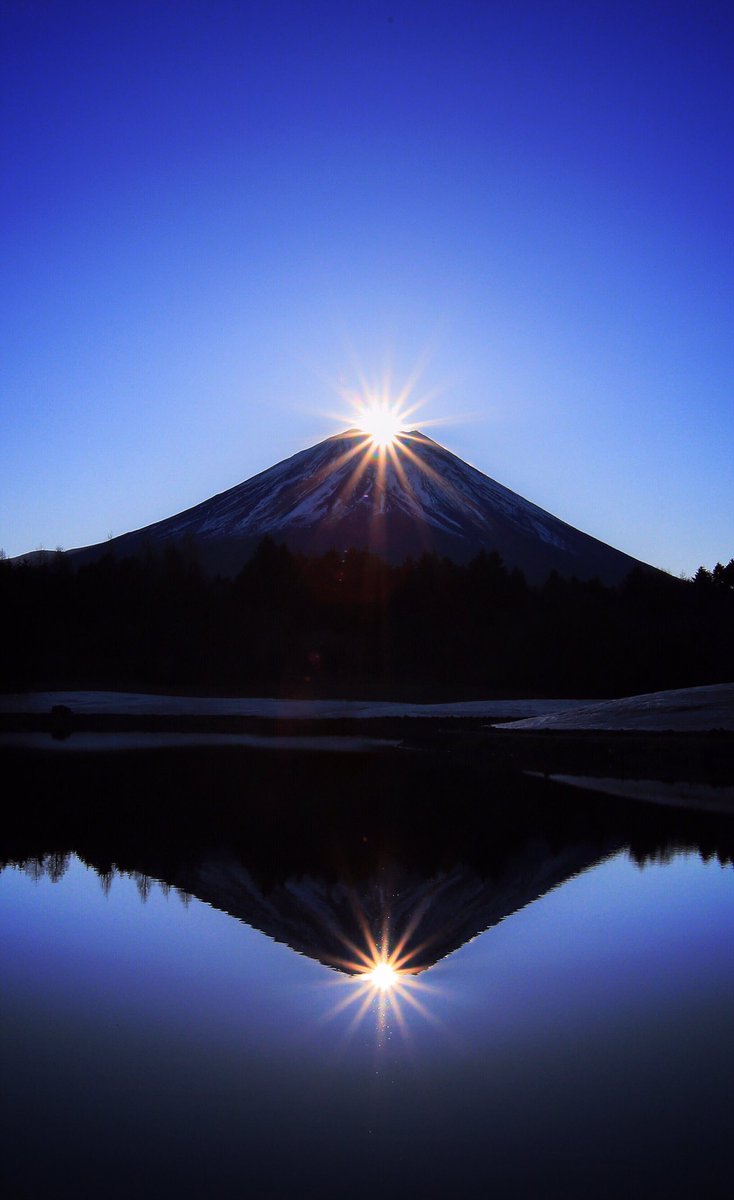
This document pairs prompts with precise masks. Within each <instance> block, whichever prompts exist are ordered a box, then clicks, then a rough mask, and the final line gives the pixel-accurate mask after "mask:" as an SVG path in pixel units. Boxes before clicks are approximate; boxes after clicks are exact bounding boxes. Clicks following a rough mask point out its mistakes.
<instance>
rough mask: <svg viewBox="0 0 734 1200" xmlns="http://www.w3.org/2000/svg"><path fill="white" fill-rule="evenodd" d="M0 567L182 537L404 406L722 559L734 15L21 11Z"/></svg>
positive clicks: (12, 118)
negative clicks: (379, 402)
mask: <svg viewBox="0 0 734 1200" xmlns="http://www.w3.org/2000/svg"><path fill="white" fill-rule="evenodd" d="M0 13H1V15H2V33H1V40H2V63H1V70H0V77H1V81H2V82H1V86H2V122H1V126H2V138H3V141H4V147H3V150H4V153H3V175H4V183H3V187H2V199H1V200H0V204H1V205H2V209H3V213H2V223H1V225H0V242H1V245H2V249H1V253H2V260H1V261H2V280H3V286H2V312H1V313H0V343H1V346H0V373H1V374H0V389H1V390H0V428H1V429H2V443H1V444H2V471H0V546H3V547H4V549H5V551H6V552H7V553H8V554H10V555H13V554H17V553H21V552H23V551H28V550H33V549H36V548H37V547H38V546H41V545H43V546H45V547H50V548H53V547H55V546H56V545H62V546H64V547H66V548H69V547H72V546H75V545H84V544H87V543H90V542H96V541H101V540H104V539H105V538H106V537H107V536H108V535H109V534H110V533H113V534H120V533H123V532H125V531H126V530H128V529H134V528H137V527H140V526H142V525H146V524H148V523H150V522H152V521H155V520H158V519H160V518H163V517H166V516H170V515H171V514H173V513H175V512H178V511H180V510H181V509H184V508H186V507H189V506H190V505H192V504H195V503H197V502H198V501H200V500H203V499H205V498H206V497H207V496H210V495H212V494H214V493H215V492H219V491H222V490H224V489H225V488H227V487H230V486H232V485H233V484H235V483H238V482H240V481H241V480H243V479H245V478H247V477H249V476H250V475H253V474H255V473H256V472H257V471H260V470H263V469H264V468H266V467H268V466H270V465H271V464H272V463H274V462H276V461H278V460H280V459H282V458H285V457H286V456H288V455H289V454H292V453H294V452H295V451H296V450H298V449H301V448H302V447H304V446H306V445H309V444H312V443H314V442H316V441H319V440H320V439H321V438H322V437H323V436H325V435H326V434H329V433H334V432H337V431H338V429H339V428H340V427H346V426H347V425H348V424H349V420H348V419H345V420H343V421H342V422H341V423H340V422H338V421H334V420H331V419H329V417H328V415H327V414H328V413H330V412H339V411H340V410H341V411H345V410H344V404H343V403H342V402H340V400H339V397H338V395H337V392H336V389H337V388H338V387H339V386H342V387H347V388H354V389H355V390H356V389H357V388H358V386H359V380H360V373H361V375H363V376H364V377H365V378H367V379H368V380H370V381H373V382H375V383H377V382H378V381H380V380H381V379H382V378H383V376H384V374H385V372H386V370H387V369H388V367H391V369H392V379H393V380H394V384H395V387H396V388H399V387H400V385H402V384H403V383H404V382H405V381H406V380H407V379H408V378H409V377H410V376H411V374H412V373H413V372H414V371H415V370H416V368H417V367H418V366H420V367H421V368H422V374H421V375H420V379H419V382H418V384H417V385H416V386H415V388H414V392H413V394H414V396H415V398H416V399H419V398H420V397H421V396H422V395H426V394H430V395H431V399H430V400H429V402H428V403H426V405H425V407H424V408H423V409H422V410H421V412H420V413H419V414H418V416H417V417H416V420H415V422H414V423H415V424H416V425H418V426H419V427H420V424H421V420H420V418H421V417H422V416H423V415H425V416H426V417H441V418H446V419H447V423H446V424H445V425H443V426H437V427H436V428H435V429H434V428H433V427H432V426H425V428H426V432H428V433H430V434H431V435H432V436H435V437H437V439H438V440H439V441H441V442H442V443H443V444H444V445H446V446H448V447H449V448H450V449H451V450H453V451H455V452H456V453H457V454H459V455H461V456H462V457H464V458H467V459H468V460H469V461H471V462H473V463H474V464H475V465H476V466H478V467H479V468H480V469H481V470H483V471H485V472H486V473H487V474H488V475H490V476H492V477H493V478H495V479H498V480H500V481H501V482H502V483H504V484H506V485H507V486H509V487H511V488H513V489H514V490H515V491H518V492H520V493H521V494H522V495H525V496H527V497H528V498H529V499H531V500H533V501H535V502H536V503H538V504H540V505H541V506H542V507H544V508H547V509H548V510H550V511H551V512H553V513H555V514H556V515H557V516H560V517H562V518H563V519H564V520H567V521H569V522H570V523H571V524H573V525H576V526H577V527H579V528H581V529H583V530H585V531H587V532H589V533H592V534H594V535H595V536H597V537H600V538H602V539H603V540H605V541H608V542H610V543H612V544H613V545H615V546H618V547H619V548H620V549H623V550H625V551H627V552H628V553H631V554H633V555H635V556H637V557H639V558H642V559H643V560H645V561H648V562H651V563H654V564H656V565H658V566H662V567H665V568H666V569H668V570H670V571H672V572H674V573H676V574H677V573H678V572H680V571H685V572H687V573H691V572H693V571H694V570H695V569H696V567H697V566H698V565H699V563H701V562H704V563H706V564H707V565H709V566H711V565H713V563H714V562H716V561H717V559H721V560H723V561H728V559H729V558H731V557H732V555H734V469H733V466H732V462H733V456H732V448H733V445H734V403H733V402H732V397H733V392H734V388H733V384H734V137H733V134H734V121H733V119H732V118H733V116H734V9H733V8H732V6H731V4H729V3H727V2H722V3H706V0H697V2H693V3H680V4H677V3H675V2H673V0H668V2H666V3H646V2H645V0H637V2H636V3H625V2H624V0H614V2H613V3H605V2H604V0H585V2H578V3H574V2H564V0H546V2H545V3H530V2H528V3H524V2H523V0H496V2H492V0H484V2H480V3H471V2H468V0H464V2H457V3H452V4H447V3H443V4H436V3H431V2H430V0H425V2H423V3H420V2H418V0H391V2H389V3H383V2H382V0H374V2H372V3H370V2H366V0H365V2H361V3H360V2H357V0H355V2H353V3H345V2H344V0H342V2H340V3H328V2H320V0H303V2H302V3H296V2H291V3H287V2H279V0H267V2H266V0H263V2H261V3H255V2H252V3H248V2H247V0H242V2H240V3H229V2H226V0H225V2H222V0H206V2H202V3H198V2H188V0H171V2H167V0H160V2H156V3H154V2H152V0H151V2H149V3H135V2H133V0H126V2H124V3H122V2H120V3H115V2H114V0H89V2H88V3H84V4H83V3H75V2H73V0H65V2H64V3H52V2H50V0H49V2H48V3H41V2H35V0H22V2H17V3H14V2H8V0H2V3H1V4H0Z"/></svg>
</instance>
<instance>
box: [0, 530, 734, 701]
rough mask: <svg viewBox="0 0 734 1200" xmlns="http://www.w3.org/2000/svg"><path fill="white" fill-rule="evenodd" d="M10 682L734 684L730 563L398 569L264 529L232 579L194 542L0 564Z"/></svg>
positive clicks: (464, 692) (513, 688)
mask: <svg viewBox="0 0 734 1200" xmlns="http://www.w3.org/2000/svg"><path fill="white" fill-rule="evenodd" d="M0 613H1V615H2V621H3V628H4V629H5V631H6V636H5V648H4V653H3V667H2V675H3V678H2V687H3V688H4V689H5V690H14V689H22V688H27V687H51V686H54V687H56V686H59V687H66V686H76V687H126V688H140V687H142V688H168V689H171V688H174V689H175V688H181V689H187V688H197V689H200V690H208V691H215V690H216V691H223V692H224V691H237V692H249V693H250V694H263V695H291V696H319V695H331V696H337V695H342V696H360V697H370V696H380V697H382V698H390V697H394V698H406V699H407V698H411V699H415V700H431V699H436V700H439V699H461V698H471V697H484V698H489V697H491V696H493V695H498V694H502V695H504V696H512V695H530V694H534V695H537V696H541V695H551V694H552V695H557V696H563V695H568V696H584V697H597V696H599V697H602V696H614V695H623V694H627V695H629V694H633V693H640V692H645V691H654V690H658V689H663V688H674V687H687V686H695V685H699V684H706V683H718V682H723V681H725V680H727V679H730V678H732V677H734V560H732V561H731V562H729V564H728V565H727V566H722V565H721V564H717V565H716V567H715V568H714V569H713V570H712V571H708V570H706V569H705V568H703V567H702V568H701V569H700V570H699V571H698V572H697V574H696V576H695V578H694V579H693V580H681V579H676V578H673V577H671V576H668V575H665V574H663V573H662V572H658V571H649V572H648V571H633V572H632V573H631V574H630V575H629V576H628V578H627V579H626V580H625V581H624V583H623V584H622V585H621V586H620V587H618V588H610V587H605V586H603V585H602V584H600V583H599V582H598V581H594V580H592V581H590V582H580V581H578V580H576V579H563V578H561V577H559V576H558V575H555V574H551V576H549V578H548V579H547V581H546V582H545V584H544V585H543V586H540V587H531V586H530V585H529V584H528V583H527V581H526V579H525V577H524V576H523V574H522V573H521V572H520V571H518V570H512V571H510V570H508V569H507V568H506V567H505V566H504V565H503V563H502V561H501V559H500V558H499V556H498V555H496V554H493V553H484V552H483V553H481V554H479V555H478V556H477V557H476V558H475V559H474V560H473V561H472V562H470V563H469V564H468V565H466V566H458V565H456V564H454V563H452V562H450V561H449V560H447V559H439V558H437V557H435V556H431V555H427V556H424V557H423V558H421V559H420V560H418V561H411V560H408V561H407V562H405V563H403V564H402V565H401V566H391V565H388V564H386V563H385V562H383V561H382V560H380V559H378V558H376V557H374V556H373V555H371V554H369V553H368V552H366V551H360V550H349V551H347V552H346V553H344V554H339V553H337V552H332V553H328V554H326V555H323V556H321V557H318V558H304V557H300V556H297V555H294V554H292V553H291V552H290V551H289V550H288V549H287V548H286V547H285V546H281V545H277V544H276V543H275V542H274V541H272V540H271V539H265V540H264V541H263V542H262V543H261V545H260V546H259V548H258V549H257V551H256V553H255V554H254V555H253V557H252V558H251V559H250V561H249V562H248V563H247V564H246V565H245V567H244V568H243V569H242V570H241V571H240V573H239V574H238V575H237V576H236V577H235V578H234V579H222V578H211V577H209V576H207V575H206V574H205V573H204V571H203V570H201V568H200V567H199V565H198V563H197V561H196V553H195V547H192V546H188V547H176V546H174V545H170V546H167V547H166V548H165V550H164V551H163V552H162V553H160V554H157V555H154V554H152V553H149V554H146V555H144V556H141V557H139V558H128V559H118V558H115V557H113V556H112V555H109V556H107V557H104V558H102V559H100V560H99V561H97V562H95V563H93V564H89V565H86V566H84V567H80V568H78V569H75V568H74V566H73V565H72V562H71V561H70V560H69V559H68V558H67V556H66V555H64V554H63V553H58V554H54V555H49V556H48V558H47V560H46V561H45V562H43V563H42V564H40V565H30V564H28V563H20V564H17V563H10V562H8V561H5V562H0Z"/></svg>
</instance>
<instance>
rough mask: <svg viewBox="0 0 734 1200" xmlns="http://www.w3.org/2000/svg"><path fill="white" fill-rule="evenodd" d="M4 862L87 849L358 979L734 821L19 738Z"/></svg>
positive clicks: (733, 825)
mask: <svg viewBox="0 0 734 1200" xmlns="http://www.w3.org/2000/svg"><path fill="white" fill-rule="evenodd" d="M15 759H16V761H15V762H14V763H13V767H14V768H15V771H14V777H15V778H20V779H23V781H24V783H23V787H22V789H19V790H18V791H17V792H16V796H15V801H16V802H15V804H11V805H10V806H9V809H10V811H9V813H8V816H7V819H6V821H5V823H4V828H3V830H2V833H0V864H1V865H7V864H10V863H12V864H21V865H24V866H25V867H26V869H28V870H30V871H36V872H38V873H46V874H49V875H50V876H51V877H52V878H59V877H60V876H61V875H62V874H63V871H64V867H65V864H66V862H68V855H69V854H70V853H75V854H77V855H78V857H79V858H80V859H81V860H82V861H83V862H84V863H86V864H87V865H89V866H91V867H93V868H94V869H95V870H96V871H97V872H98V874H99V876H100V879H101V881H102V883H103V886H108V885H109V883H110V882H111V880H112V879H113V878H114V876H115V874H117V873H120V874H128V875H133V876H134V877H135V878H136V880H137V882H138V887H139V890H140V893H141V897H142V898H143V899H145V897H146V895H147V891H148V890H149V888H150V886H151V883H152V881H154V880H157V881H159V882H160V883H161V884H162V885H163V886H164V887H171V888H175V889H177V890H178V891H179V892H181V893H182V894H183V895H184V896H187V897H190V896H193V897H196V898H197V899H199V900H201V901H203V902H205V903H207V904H209V905H211V906H213V907H215V908H217V909H220V910H221V911H223V912H225V913H228V914H229V915H230V916H232V917H233V918H236V919H237V920H240V921H244V922H246V923H247V924H248V925H250V926H252V927H253V928H255V929H258V930H260V931H262V932H263V933H265V934H266V935H267V936H269V937H271V938H273V939H275V940H277V941H279V942H283V943H285V944H287V945H288V946H290V947H291V948H292V949H293V950H295V951H297V952H299V953H301V954H304V955H307V956H309V957H310V958H313V959H316V960H318V961H319V962H321V963H323V964H325V965H327V966H329V967H332V968H334V969H336V970H339V971H342V972H346V973H348V974H355V973H359V972H361V971H364V970H365V969H366V966H368V965H369V964H370V963H374V962H375V961H377V958H378V957H386V956H388V955H389V954H391V953H394V954H396V955H397V956H398V957H399V965H400V968H401V970H402V971H403V972H409V973H418V972H421V971H424V970H426V969H427V968H428V967H430V966H431V965H433V964H434V963H435V962H437V961H438V960H439V959H441V958H443V957H445V956H446V955H448V954H451V953H452V952H453V951H454V950H456V949H458V948H459V947H460V946H462V945H463V944H465V943H466V942H467V941H469V940H471V939H472V938H474V937H476V936H477V934H479V933H481V932H483V931H485V930H488V929H490V928H491V927H492V926H494V925H496V924H497V923H498V922H500V921H502V920H504V919H505V918H507V917H509V916H511V915H512V914H513V913H515V912H517V911H518V910H520V909H522V908H524V907H525V906H526V905H528V904H530V903H532V902H533V901H535V900H537V899H538V898H539V897H541V896H543V895H544V894H545V893H547V892H548V891H549V890H551V889H553V888H557V887H559V886H561V885H562V884H563V883H564V882H565V881H566V880H568V879H570V878H572V877H573V876H575V875H578V874H579V873H581V872H583V871H585V870H588V869H590V868H591V867H593V866H594V865H595V864H597V863H599V862H600V861H602V860H604V859H605V858H607V857H609V856H610V855H613V854H615V853H618V852H619V851H621V850H625V849H626V850H629V851H630V852H631V853H632V854H633V856H634V857H635V858H636V859H637V861H638V862H640V864H644V863H645V862H646V861H649V860H651V859H657V860H659V859H660V858H661V857H664V856H666V855H670V854H672V853H674V852H675V851H677V850H679V849H692V850H696V851H698V853H699V854H701V855H702V856H703V857H710V856H712V855H716V856H718V857H719V859H720V860H721V861H726V860H732V859H734V820H733V819H732V818H731V817H728V818H722V817H714V816H712V815H711V814H694V813H687V812H682V811H672V810H671V811H662V810H660V809H652V808H648V807H645V806H644V805H640V804H635V803H632V802H625V801H619V800H614V799H612V798H603V799H602V798H600V797H599V796H594V797H592V796H590V795H589V794H587V793H582V792H579V791H578V790H572V789H567V790H564V789H562V788H560V787H554V786H553V785H548V784H546V783H544V781H543V780H538V779H527V778H523V777H521V776H520V775H519V774H517V775H513V774H512V773H511V772H503V773H497V774H495V775H492V774H488V773H487V772H486V770H485V771H483V772H482V773H481V774H478V773H476V772H473V771H471V770H469V769H467V768H460V767H457V766H456V765H454V764H452V763H451V762H450V761H448V760H446V759H441V758H439V757H434V756H432V755H428V754H411V753H406V754H405V755H400V754H398V755H395V754H392V755H381V754H364V755H357V756H350V757H349V759H348V760H345V759H344V758H342V757H341V756H330V755H326V754H324V755H308V756H305V755H302V756H299V755H298V754H295V753H293V754H288V753H279V754H253V753H247V752H245V751H242V750H241V749H239V750H234V749H233V750H232V751H231V752H229V751H227V750H226V749H223V748H221V747H217V748H215V749H209V750H207V749H205V748H196V749H194V748H191V749H184V750H181V749H179V750H176V751H162V750H158V751H145V752H139V753H138V752H135V753H132V752H131V753H127V754H118V755H110V754H105V753H99V754H94V753H89V754H79V755H71V756H69V757H64V759H63V761H61V762H60V761H59V759H58V757H57V756H44V755H43V754H33V753H30V752H23V751H18V752H17V754H16V755H15Z"/></svg>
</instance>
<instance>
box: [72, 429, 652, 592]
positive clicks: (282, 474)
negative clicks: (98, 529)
mask: <svg viewBox="0 0 734 1200" xmlns="http://www.w3.org/2000/svg"><path fill="white" fill-rule="evenodd" d="M266 535H270V536H271V537H273V538H274V539H275V540H276V541H278V542H285V543H286V544H287V545H288V546H289V547H290V548H291V549H292V550H296V551H301V552H303V553H307V554H320V553H323V552H325V551H327V550H332V549H336V550H339V551H344V550H346V549H348V548H349V547H356V548H365V549H369V550H371V551H373V552H374V553H375V554H378V555H380V556H381V557H383V558H385V559H387V560H389V561H390V562H401V561H403V560H404V559H405V558H407V557H408V556H412V557H413V558H416V557H419V556H420V555H422V554H424V553H431V552H435V553H437V554H439V555H441V556H446V557H448V558H450V559H452V560H454V561H456V562H467V561H468V560H469V559H471V558H472V557H474V556H475V555H476V554H477V553H478V552H479V551H480V550H482V549H484V550H487V551H493V550H494V551H497V552H498V553H499V554H500V555H501V556H502V558H503V560H504V562H505V563H506V565H507V566H508V567H511V568H512V567H520V568H521V569H522V570H523V571H524V572H525V574H526V576H527V577H528V579H529V580H530V581H531V582H541V581H542V580H544V579H545V578H546V576H547V575H548V573H549V572H550V571H551V570H556V571H558V573H559V574H561V575H564V576H572V575H575V576H576V577H577V578H579V579H589V578H592V577H594V576H596V577H598V578H599V579H600V580H602V581H603V582H604V583H608V584H613V583H617V582H619V581H620V580H621V579H622V578H624V576H625V575H626V574H628V572H629V571H630V570H631V569H632V568H633V567H635V566H639V565H641V564H639V563H638V562H637V560H636V559H634V558H631V557H629V556H628V555H626V554H623V553H622V552H621V551H619V550H615V549H613V548H612V547H611V546H607V545H605V544H604V543H603V542H600V541H597V539H596V538H593V537H590V536H589V535H588V534H585V533H581V532H580V531H579V530H577V529H574V528H573V527H572V526H571V525H567V524H566V523H565V522H564V521H561V520H559V519H558V518H557V517H554V516H551V514H550V513H547V512H545V511H544V510H543V509H542V508H538V507H537V505H535V504H532V503H531V502H530V501H529V500H525V499H523V497H522V496H518V495H517V494H516V493H515V492H511V491H510V490H509V489H508V488H506V487H503V486H502V484H500V483H497V482H496V481H495V480H494V479H490V478H489V477H488V476H487V475H484V474H482V472H481V471H478V470H477V469H476V468H475V467H472V466H470V465H469V464H468V463H466V462H464V461H463V460H462V459H460V458H458V457H457V456H456V455H455V454H452V453H451V452H450V451H449V450H446V449H445V448H444V447H443V446H440V445H439V444H438V443H437V442H434V441H432V439H431V438H428V437H426V436H425V434H422V433H419V432H418V431H417V430H413V431H412V432H410V433H407V432H406V433H400V434H398V435H397V436H396V437H395V438H393V439H392V440H391V441H390V443H389V444H388V445H380V444H378V443H376V442H375V441H373V439H371V438H369V437H368V436H367V435H366V434H364V433H362V432H360V431H358V430H347V431H346V432H344V433H341V434H337V435H335V436H333V437H329V438H326V439H325V440H324V441H322V442H319V443H318V444H317V445H316V446H312V447H310V448H309V449H307V450H302V451H300V452H299V453H298V454H294V455H293V456H292V457H291V458H288V459H285V460H284V461H283V462H280V463H277V464H276V465H275V466H273V467H270V468H269V469H268V470H266V471H262V472H261V473H260V474H259V475H255V476H253V477H252V478H251V479H248V480H246V481H245V482H244V483H240V484H237V485H236V486H235V487H233V488H230V489H229V490H228V491H226V492H222V493H220V494H219V495H217V496H213V497H212V498H211V499H210V500H205V501H204V502H203V503H201V504H197V505H196V506H195V507H194V508H190V509H187V510H186V511H185V512H182V513H179V514H178V515H177V516H173V517H169V518H167V519H166V520H163V521H158V522H157V523H156V524H154V525H149V526H147V527H146V528H145V529H141V530H137V531H135V532H133V533H127V534H123V535H122V536H121V537H117V538H114V539H112V540H111V541H109V542H106V543H104V544H103V545H99V546H89V547H85V548H84V549H80V550H74V551H71V552H70V554H71V556H72V558H73V559H74V560H76V561H78V562H83V561H89V560H90V559H91V558H93V557H98V556H99V555H100V553H102V552H103V551H105V552H110V551H111V552H113V553H115V554H118V555H123V554H134V553H138V552H140V551H141V550H143V549H145V548H148V547H150V548H153V549H155V548H156V547H158V546H161V545H162V544H164V543H166V542H184V541H187V542H192V541H193V542H194V543H195V544H196V546H197V551H198V554H199V557H200V560H201V561H202V563H203V564H204V565H205V566H207V567H208V568H210V569H212V570H217V571H220V572H222V573H223V574H233V573H235V572H236V571H237V570H239V568H240V567H241V566H242V564H243V562H244V561H245V560H246V559H247V558H248V557H249V555H250V554H251V553H252V551H253V549H254V548H255V546H256V545H257V544H258V542H259V541H260V540H261V539H262V538H263V537H265V536H266Z"/></svg>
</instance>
